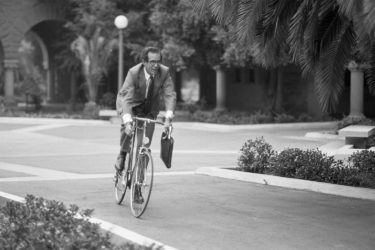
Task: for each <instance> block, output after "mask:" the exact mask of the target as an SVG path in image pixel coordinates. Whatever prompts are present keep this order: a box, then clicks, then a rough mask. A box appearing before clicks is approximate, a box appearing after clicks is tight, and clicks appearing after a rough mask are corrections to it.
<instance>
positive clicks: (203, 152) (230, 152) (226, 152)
mask: <svg viewBox="0 0 375 250" xmlns="http://www.w3.org/2000/svg"><path fill="white" fill-rule="evenodd" d="M152 153H153V155H155V156H157V155H158V154H160V150H152ZM173 154H197V155H218V154H220V155H238V154H239V151H236V150H173ZM84 155H117V151H114V150H108V151H101V152H99V153H98V152H87V151H86V152H71V153H30V154H19V153H14V154H8V155H6V154H2V155H1V156H0V159H1V158H20V157H43V156H45V157H52V156H57V157H62V156H84Z"/></svg>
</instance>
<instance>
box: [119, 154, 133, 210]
mask: <svg viewBox="0 0 375 250" xmlns="http://www.w3.org/2000/svg"><path fill="white" fill-rule="evenodd" d="M130 158H131V157H130V156H129V157H127V159H126V161H125V166H128V167H127V169H130V168H131V166H130V164H131V159H130ZM129 175H130V173H129V171H128V170H123V171H122V173H121V175H120V176H118V177H117V179H116V181H115V198H116V203H117V204H119V205H120V204H121V203H122V201H123V200H124V198H125V194H126V190H127V188H128V186H130V185H129V182H130V180H129V179H130V178H129Z"/></svg>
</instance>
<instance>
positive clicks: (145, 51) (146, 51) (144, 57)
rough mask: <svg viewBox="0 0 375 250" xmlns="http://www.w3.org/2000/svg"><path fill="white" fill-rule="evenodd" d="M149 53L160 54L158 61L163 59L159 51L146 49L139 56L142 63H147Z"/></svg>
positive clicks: (151, 48) (152, 48)
mask: <svg viewBox="0 0 375 250" xmlns="http://www.w3.org/2000/svg"><path fill="white" fill-rule="evenodd" d="M149 52H151V53H158V54H160V60H162V59H163V56H162V54H161V51H160V49H159V48H156V47H146V48H144V49H143V51H142V54H141V60H142V62H148V53H149Z"/></svg>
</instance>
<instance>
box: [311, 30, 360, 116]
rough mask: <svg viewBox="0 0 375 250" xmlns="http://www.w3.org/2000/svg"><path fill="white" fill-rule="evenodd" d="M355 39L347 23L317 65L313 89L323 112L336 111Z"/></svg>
mask: <svg viewBox="0 0 375 250" xmlns="http://www.w3.org/2000/svg"><path fill="white" fill-rule="evenodd" d="M355 39H356V38H355V33H354V30H353V26H351V25H350V23H347V24H346V28H345V29H343V33H342V35H341V37H340V39H338V40H337V41H336V42H334V43H332V45H331V46H330V47H329V49H327V52H326V53H325V54H324V55H323V56H322V57H321V59H320V60H319V62H318V64H317V68H316V71H315V89H316V91H317V95H318V98H319V102H320V104H321V107H322V108H323V110H324V111H328V112H333V111H335V110H336V106H337V103H338V101H339V97H340V95H341V93H342V90H343V88H344V70H345V66H346V64H347V63H348V61H349V60H350V58H351V56H352V55H351V51H352V50H353V47H354V45H355Z"/></svg>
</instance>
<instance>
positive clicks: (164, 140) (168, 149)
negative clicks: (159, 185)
mask: <svg viewBox="0 0 375 250" xmlns="http://www.w3.org/2000/svg"><path fill="white" fill-rule="evenodd" d="M171 132H172V130H171V129H170V130H169V131H168V132H166V131H164V132H163V133H162V134H161V142H160V158H161V160H162V161H163V162H164V164H165V166H166V167H167V168H171V166H172V154H173V144H174V139H173V137H172V136H171Z"/></svg>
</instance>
